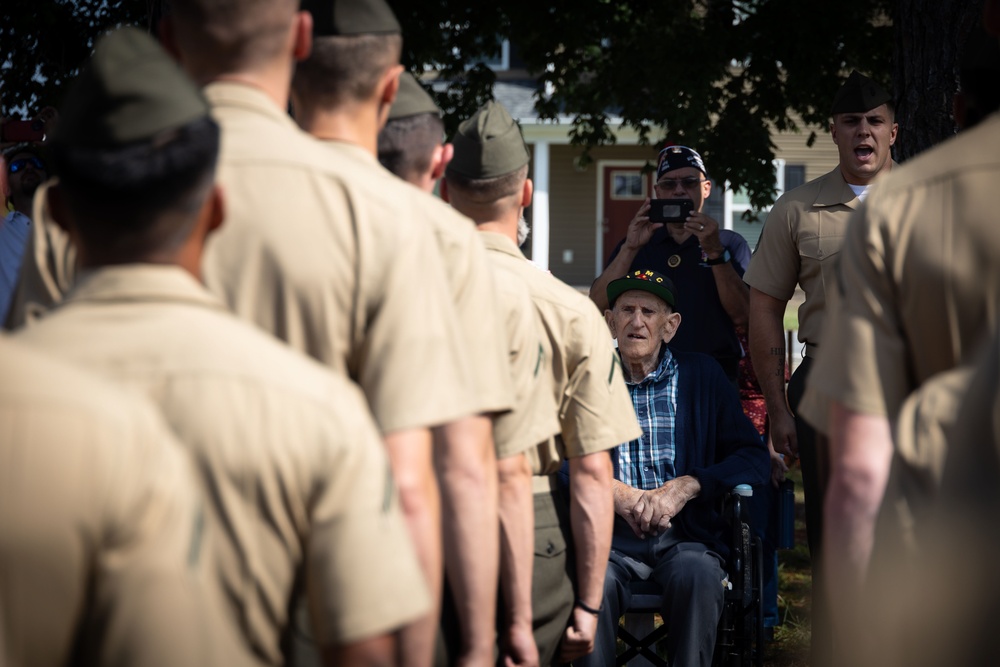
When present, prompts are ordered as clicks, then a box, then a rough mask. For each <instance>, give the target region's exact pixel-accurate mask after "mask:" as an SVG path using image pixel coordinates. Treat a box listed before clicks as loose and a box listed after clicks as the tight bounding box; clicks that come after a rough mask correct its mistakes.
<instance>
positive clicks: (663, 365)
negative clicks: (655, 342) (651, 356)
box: [618, 345, 677, 387]
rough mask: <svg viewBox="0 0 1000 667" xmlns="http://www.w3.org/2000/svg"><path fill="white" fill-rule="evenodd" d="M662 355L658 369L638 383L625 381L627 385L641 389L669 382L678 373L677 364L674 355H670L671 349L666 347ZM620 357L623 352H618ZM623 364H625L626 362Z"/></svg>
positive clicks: (661, 350) (661, 351)
mask: <svg viewBox="0 0 1000 667" xmlns="http://www.w3.org/2000/svg"><path fill="white" fill-rule="evenodd" d="M660 355H661V356H660V363H659V364H657V366H656V369H655V370H653V371H652V372H651V373H650V374H649V375H647V376H646V377H644V378H642V379H641V380H639V381H638V382H629V381H628V380H625V384H627V385H628V386H629V387H641V386H644V385H647V384H649V383H651V382H662V381H664V380H669V379H670V378H671V377H672V376H673V374H674V373H676V372H677V362H676V361H675V360H674V355H673V354H671V353H670V348H669V347H667V346H666V345H664V346H663V347H662V348H661V349H660ZM618 356H621V351H619V352H618ZM622 363H623V364H624V362H622Z"/></svg>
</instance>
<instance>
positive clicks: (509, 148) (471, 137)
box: [445, 100, 529, 179]
mask: <svg viewBox="0 0 1000 667" xmlns="http://www.w3.org/2000/svg"><path fill="white" fill-rule="evenodd" d="M452 144H454V146H455V157H453V158H452V160H451V162H449V163H448V166H447V168H446V169H445V175H449V174H454V175H458V176H464V177H465V178H472V179H481V178H496V177H498V176H506V175H507V174H510V173H512V172H514V171H517V170H518V169H520V168H521V167H523V166H524V165H526V164H528V161H529V156H528V148H527V147H526V146H525V145H524V138H523V137H522V136H521V128H520V127H518V124H517V123H516V122H515V121H514V119H513V118H511V115H510V114H509V113H507V110H506V109H505V108H504V107H503V105H502V104H500V103H499V102H496V101H493V100H490V101H489V102H487V103H486V104H485V105H484V106H483V107H482V108H480V109H479V111H477V112H476V113H475V114H473V115H472V117H471V118H469V119H467V120H465V121H463V122H462V124H461V125H459V126H458V132H456V133H455V137H454V138H453V139H452Z"/></svg>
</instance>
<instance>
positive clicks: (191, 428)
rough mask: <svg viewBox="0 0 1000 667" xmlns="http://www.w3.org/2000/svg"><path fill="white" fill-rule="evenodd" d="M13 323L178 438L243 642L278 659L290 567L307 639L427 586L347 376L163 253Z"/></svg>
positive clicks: (387, 625)
mask: <svg viewBox="0 0 1000 667" xmlns="http://www.w3.org/2000/svg"><path fill="white" fill-rule="evenodd" d="M19 338H20V339H22V340H24V341H25V342H26V343H30V344H32V345H34V346H37V347H38V348H41V349H45V350H46V351H48V352H49V353H51V354H54V355H58V356H60V357H64V358H67V359H70V360H72V361H74V362H76V363H78V364H81V365H83V366H87V367H89V368H92V369H94V370H96V371H98V372H100V373H101V374H103V375H106V376H110V377H113V378H115V379H117V380H120V381H122V382H123V383H125V384H127V385H129V386H131V387H133V388H135V389H137V390H139V391H142V392H143V393H145V394H147V395H149V396H150V397H152V398H153V399H154V401H155V402H156V403H157V404H158V405H159V406H160V407H161V408H162V410H163V412H164V414H165V415H166V417H167V421H168V422H169V424H170V425H171V427H172V428H173V430H174V432H175V433H176V434H177V436H178V438H179V440H180V441H181V442H182V443H183V444H184V445H185V446H186V447H187V448H188V449H189V450H190V451H191V452H192V454H193V456H194V457H195V459H196V461H197V464H198V469H199V471H200V473H201V477H202V480H201V481H202V482H203V484H204V487H205V491H206V493H207V494H208V497H209V498H211V499H212V503H211V505H210V510H211V512H212V518H213V519H214V520H215V523H216V525H218V526H221V527H223V528H224V530H225V539H220V548H219V550H218V554H217V572H218V576H219V579H220V581H221V582H222V585H223V587H224V590H225V594H226V596H227V598H228V601H229V603H230V612H231V614H232V615H233V620H234V622H235V623H236V624H237V625H238V627H240V628H241V629H242V631H243V633H244V634H245V636H246V637H247V639H248V641H249V643H250V645H251V646H252V647H253V649H254V651H255V652H256V654H257V655H259V656H261V657H263V658H264V659H266V660H267V661H268V663H269V664H274V665H280V664H282V655H281V651H280V642H281V634H282V632H284V631H285V630H286V629H287V627H288V624H289V619H288V609H289V600H290V599H291V598H292V595H293V587H294V586H295V584H296V581H297V580H298V581H300V582H308V594H309V597H310V602H311V608H312V609H313V611H314V613H313V620H314V624H315V625H316V631H317V642H318V643H319V645H320V646H323V645H325V644H330V643H341V642H349V641H353V640H357V639H360V638H364V637H369V636H372V635H375V634H380V633H383V632H386V631H389V630H391V629H393V628H396V627H398V626H400V625H402V624H404V623H406V622H407V621H410V620H412V619H414V618H416V617H418V616H419V615H420V614H422V613H424V612H426V610H427V607H428V596H427V591H426V588H425V584H424V581H423V577H422V575H421V572H420V569H419V566H418V563H417V560H416V556H415V554H414V552H413V549H412V546H411V544H410V541H409V535H408V533H407V531H406V528H405V525H404V524H403V521H402V515H401V512H400V510H399V506H398V498H397V497H396V494H395V491H394V488H395V487H394V485H393V484H392V481H391V477H390V473H389V464H388V461H387V459H386V455H385V452H384V448H383V446H382V443H381V438H380V437H379V434H378V431H377V430H376V427H375V425H374V423H373V422H372V420H371V418H370V416H369V412H368V410H367V408H366V405H365V401H364V399H363V397H362V395H361V394H360V392H359V391H358V390H357V389H356V388H355V386H354V385H353V384H352V383H350V382H348V381H346V380H344V379H342V378H340V377H339V376H335V375H334V374H332V373H330V372H329V371H328V370H327V369H325V368H323V367H322V366H320V365H319V364H316V363H315V362H313V361H312V360H310V359H307V358H306V357H304V356H302V355H300V354H297V353H295V352H294V351H293V350H290V349H288V348H287V347H286V346H284V345H282V344H280V343H278V342H277V341H275V340H274V339H273V338H271V337H270V336H268V335H266V334H265V333H263V332H260V331H259V330H257V329H255V328H253V327H250V326H248V325H246V324H245V323H243V322H240V321H239V320H237V319H236V318H234V317H233V316H231V315H230V314H229V313H227V312H226V311H225V308H224V306H223V305H222V304H221V303H219V302H218V301H217V299H216V298H215V297H213V296H212V295H210V294H209V293H208V292H206V291H205V290H204V289H203V288H202V287H201V286H200V285H199V284H198V283H197V282H196V281H195V280H194V279H193V278H192V277H191V276H190V275H189V274H187V273H186V272H184V271H183V270H182V269H180V268H177V267H167V266H154V265H141V264H137V265H128V266H120V267H108V268H104V269H101V270H99V271H96V272H93V273H88V274H82V275H81V276H80V278H79V280H78V282H77V285H76V286H75V287H74V289H73V290H72V291H71V292H70V293H69V294H68V295H67V298H66V300H65V301H64V302H63V304H62V305H61V306H60V307H59V308H57V309H55V310H54V311H52V312H51V313H49V314H48V315H47V316H46V317H45V318H43V319H42V320H40V321H39V322H38V323H36V324H35V325H33V326H30V327H27V328H25V329H23V330H22V332H21V333H20V334H19Z"/></svg>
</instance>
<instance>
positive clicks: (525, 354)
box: [479, 232, 560, 458]
mask: <svg viewBox="0 0 1000 667" xmlns="http://www.w3.org/2000/svg"><path fill="white" fill-rule="evenodd" d="M479 233H480V234H492V232H479ZM484 238H486V237H485V236H484ZM487 255H488V261H489V263H490V265H491V266H492V267H493V270H494V276H495V278H496V281H497V284H498V285H499V287H500V312H501V314H502V316H503V320H504V328H505V329H506V332H507V342H508V357H509V360H510V374H511V380H512V382H513V385H514V409H513V410H511V411H510V412H508V413H505V414H502V415H500V416H498V417H497V418H496V419H495V420H494V422H493V440H494V441H495V442H496V448H497V456H498V457H500V458H505V457H508V456H513V455H515V454H520V453H522V452H524V451H526V450H528V449H530V448H532V447H536V446H538V445H539V444H541V443H543V442H548V441H549V440H550V439H551V438H553V437H554V436H555V435H556V434H557V433H559V428H560V427H559V418H558V409H557V408H556V403H555V400H554V399H553V389H552V373H551V372H549V368H550V366H549V364H550V359H549V358H547V357H546V356H545V346H546V343H547V340H546V339H545V334H544V333H543V329H542V323H541V321H540V320H539V316H538V312H537V311H536V310H535V306H534V304H533V303H532V302H531V294H530V293H529V292H528V287H527V285H525V283H524V280H523V279H522V278H521V277H519V276H518V275H517V273H516V272H515V271H514V269H513V268H512V267H510V266H505V264H506V263H507V260H506V259H505V256H504V255H503V254H502V253H499V252H495V251H492V250H490V251H488V252H487Z"/></svg>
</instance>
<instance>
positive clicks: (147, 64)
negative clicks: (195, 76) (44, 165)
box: [52, 28, 209, 150]
mask: <svg viewBox="0 0 1000 667" xmlns="http://www.w3.org/2000/svg"><path fill="white" fill-rule="evenodd" d="M208 117H209V107H208V102H207V101H206V100H205V97H204V96H203V95H202V93H201V90H200V89H199V88H198V86H197V85H195V83H194V82H193V81H191V79H189V78H188V76H187V75H186V74H185V73H184V72H183V71H182V70H181V69H180V67H178V65H177V63H176V62H174V60H173V59H172V58H170V56H168V55H167V53H166V52H165V51H164V50H163V49H162V48H160V45H159V44H157V42H156V40H154V39H153V38H152V37H150V36H149V35H148V34H146V33H145V32H143V31H141V30H138V29H136V28H121V29H119V30H115V31H114V32H111V33H108V34H106V35H104V36H103V37H101V38H100V39H99V40H98V41H97V45H96V46H95V47H94V55H93V57H92V58H91V60H90V63H89V64H88V65H87V67H86V69H84V71H83V73H82V74H80V76H79V77H77V80H76V81H75V82H74V83H73V86H72V87H71V88H70V90H69V92H68V93H67V95H66V99H65V101H64V103H63V106H62V116H61V118H60V119H59V126H58V127H57V128H56V131H55V136H53V138H52V146H53V150H55V149H56V148H57V147H59V146H65V145H73V146H79V147H84V148H100V149H115V148H119V147H124V146H126V145H128V144H131V143H134V142H136V141H141V140H148V139H152V138H153V137H155V136H157V135H159V134H160V133H162V132H165V131H168V130H173V129H176V128H180V127H183V126H185V125H188V124H189V123H192V122H194V121H196V120H199V119H202V118H208Z"/></svg>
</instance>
